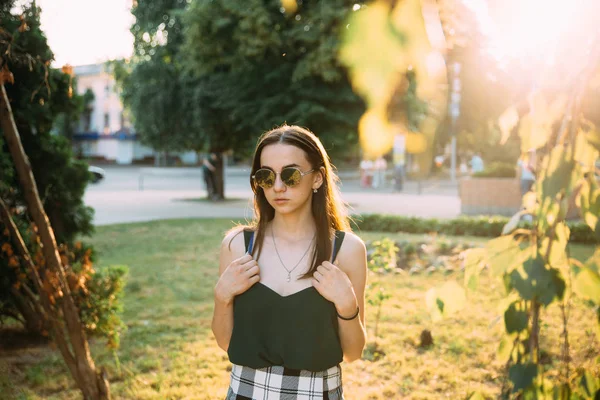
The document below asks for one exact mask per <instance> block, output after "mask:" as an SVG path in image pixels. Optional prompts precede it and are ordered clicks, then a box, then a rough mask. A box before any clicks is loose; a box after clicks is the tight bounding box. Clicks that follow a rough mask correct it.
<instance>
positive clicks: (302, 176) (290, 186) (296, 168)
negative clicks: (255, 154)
mask: <svg viewBox="0 0 600 400" xmlns="http://www.w3.org/2000/svg"><path fill="white" fill-rule="evenodd" d="M286 169H295V170H296V171H298V172H299V173H300V180H302V178H304V177H305V176H306V175H308V174H312V173H313V172H315V171H316V169H314V168H313V169H311V170H310V171H306V172H302V170H301V169H300V168H298V167H285V168H283V169H282V170H281V171H280V172H275V171H273V170H272V169H270V168H259V169H257V170H256V171H255V172H254V175H252V179H253V180H254V183H255V184H256V186H259V187H261V188H263V189H270V188H272V187H273V186H275V181H276V180H277V175H279V177H280V178H281V173H282V172H283V171H284V170H286ZM261 170H265V171H269V172H272V173H273V174H274V175H275V179H274V180H273V185H271V186H268V187H264V186H261V185H260V184H258V183H257V182H256V173H257V172H258V171H261ZM281 182H282V183H283V184H284V185H285V186H286V187H289V188H292V187H295V186H298V184H300V181H298V183H297V184H295V185H288V184H287V183H285V181H284V180H283V179H281Z"/></svg>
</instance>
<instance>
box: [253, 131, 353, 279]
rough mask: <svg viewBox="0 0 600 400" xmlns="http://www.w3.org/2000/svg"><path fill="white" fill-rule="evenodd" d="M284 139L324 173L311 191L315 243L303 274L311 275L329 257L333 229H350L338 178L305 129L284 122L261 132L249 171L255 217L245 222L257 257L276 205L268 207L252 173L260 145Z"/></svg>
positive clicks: (317, 140)
mask: <svg viewBox="0 0 600 400" xmlns="http://www.w3.org/2000/svg"><path fill="white" fill-rule="evenodd" d="M276 143H283V144H287V145H292V146H296V147H298V148H299V149H301V150H303V151H304V153H305V154H306V158H307V160H308V162H309V163H310V165H311V167H312V168H313V169H315V172H316V173H321V174H322V175H323V184H322V185H321V187H320V188H319V189H318V190H317V192H316V193H313V196H312V204H311V209H312V215H313V218H314V221H315V225H316V227H317V232H316V236H315V240H316V246H315V249H314V252H313V256H312V263H311V267H310V269H309V270H308V272H307V273H306V274H304V275H303V278H308V277H311V276H312V274H313V273H314V271H315V270H316V269H317V267H318V266H319V265H320V264H321V263H322V262H323V261H327V260H329V258H330V255H331V251H332V240H333V236H334V233H335V231H336V230H341V231H350V230H351V228H350V224H349V221H348V216H347V211H346V207H345V206H344V204H343V203H342V201H341V200H340V194H339V190H338V182H339V178H338V176H337V175H336V173H335V171H334V167H333V165H332V164H331V161H330V160H329V156H328V155H327V152H326V151H325V148H324V147H323V144H322V143H321V141H320V140H319V138H317V137H316V136H315V134H314V133H312V132H311V131H309V130H308V129H305V128H302V127H299V126H295V125H292V126H289V125H283V126H280V127H278V128H275V129H272V130H270V131H268V132H266V133H264V134H263V135H262V136H261V137H260V139H259V140H258V144H257V145H256V149H255V151H254V159H253V161H252V170H251V172H250V186H251V187H252V191H253V192H254V214H255V215H254V220H253V221H252V223H251V224H250V225H249V226H248V227H249V228H251V229H253V230H254V231H255V232H256V236H255V240H254V243H255V246H254V248H253V250H252V255H253V256H254V255H255V254H256V257H255V258H256V259H257V260H258V258H260V253H261V249H262V244H263V241H264V239H265V233H266V228H267V224H268V223H269V222H271V221H272V220H273V218H274V217H275V209H274V208H273V207H271V205H270V204H269V202H268V201H267V198H266V196H265V193H264V191H263V189H262V188H261V187H260V186H258V185H256V183H255V182H254V180H253V179H252V176H253V175H254V173H255V172H256V171H257V170H258V169H259V168H260V166H261V165H260V156H261V154H262V151H263V149H264V148H265V147H266V146H268V145H271V144H276Z"/></svg>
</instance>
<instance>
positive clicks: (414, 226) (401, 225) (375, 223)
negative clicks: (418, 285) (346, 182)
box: [353, 214, 598, 244]
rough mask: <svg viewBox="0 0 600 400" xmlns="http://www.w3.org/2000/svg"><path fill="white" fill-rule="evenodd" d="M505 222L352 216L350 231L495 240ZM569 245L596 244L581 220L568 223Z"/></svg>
mask: <svg viewBox="0 0 600 400" xmlns="http://www.w3.org/2000/svg"><path fill="white" fill-rule="evenodd" d="M508 221H509V218H508V217H502V216H479V217H467V216H460V217H457V218H453V219H446V220H438V219H435V218H417V217H405V216H398V215H380V214H364V215H360V216H355V217H354V221H353V228H354V229H359V230H362V231H374V232H375V231H376V232H405V233H416V234H423V233H431V232H437V233H439V234H443V235H450V236H476V237H498V236H500V234H501V233H502V228H504V225H506V223H507V222H508ZM567 225H568V226H569V228H570V229H571V239H570V241H571V242H573V243H582V244H597V243H598V240H597V239H596V237H595V235H594V232H593V231H592V230H591V229H590V228H589V226H588V225H586V224H585V223H584V222H581V221H569V222H567ZM519 226H520V227H524V228H531V223H528V222H524V221H523V222H520V223H519Z"/></svg>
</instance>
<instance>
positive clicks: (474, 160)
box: [470, 152, 485, 174]
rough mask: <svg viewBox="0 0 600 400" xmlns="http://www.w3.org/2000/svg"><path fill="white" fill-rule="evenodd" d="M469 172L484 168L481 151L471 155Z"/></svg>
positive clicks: (479, 170)
mask: <svg viewBox="0 0 600 400" xmlns="http://www.w3.org/2000/svg"><path fill="white" fill-rule="evenodd" d="M470 164H471V173H473V174H475V173H477V172H481V171H483V169H484V168H485V166H484V163H483V158H481V153H480V152H476V153H475V154H474V155H473V157H471V162H470Z"/></svg>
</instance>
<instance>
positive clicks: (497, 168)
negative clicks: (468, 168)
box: [473, 162, 517, 178]
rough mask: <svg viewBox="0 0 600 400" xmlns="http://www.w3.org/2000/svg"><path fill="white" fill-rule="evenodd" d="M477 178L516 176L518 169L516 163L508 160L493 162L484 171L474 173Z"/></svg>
mask: <svg viewBox="0 0 600 400" xmlns="http://www.w3.org/2000/svg"><path fill="white" fill-rule="evenodd" d="M473 176H474V177H476V178H515V177H516V176H517V170H516V167H515V165H514V164H511V163H506V162H493V163H491V164H490V165H489V166H487V167H486V168H485V169H484V170H483V171H480V172H475V173H474V174H473Z"/></svg>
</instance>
